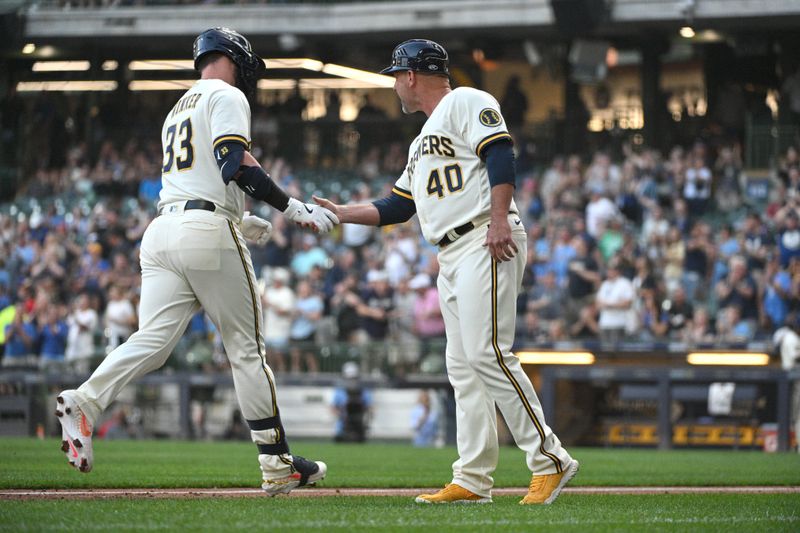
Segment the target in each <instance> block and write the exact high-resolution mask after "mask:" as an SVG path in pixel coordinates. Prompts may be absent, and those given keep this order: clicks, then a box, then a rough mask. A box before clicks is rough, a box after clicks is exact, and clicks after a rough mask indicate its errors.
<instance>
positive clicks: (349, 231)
mask: <svg viewBox="0 0 800 533" xmlns="http://www.w3.org/2000/svg"><path fill="white" fill-rule="evenodd" d="M371 196H372V194H371V193H370V190H369V186H368V185H366V184H361V185H359V186H358V187H357V188H356V190H355V191H354V192H353V195H352V197H351V198H352V199H351V200H350V201H351V202H352V203H365V202H368V201H369V200H370V197H371ZM375 231H376V230H375V227H374V226H364V225H361V224H342V244H344V245H345V246H347V247H348V248H350V249H352V250H353V251H354V252H355V253H356V257H357V258H358V259H363V257H364V248H365V247H366V246H368V245H369V244H370V243H372V242H373V239H374V237H375Z"/></svg>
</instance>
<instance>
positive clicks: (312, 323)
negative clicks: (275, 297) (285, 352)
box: [289, 280, 325, 374]
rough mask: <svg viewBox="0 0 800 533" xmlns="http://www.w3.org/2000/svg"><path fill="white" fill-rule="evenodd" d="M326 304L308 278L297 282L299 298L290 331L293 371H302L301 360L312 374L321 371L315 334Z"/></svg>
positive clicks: (296, 300)
mask: <svg viewBox="0 0 800 533" xmlns="http://www.w3.org/2000/svg"><path fill="white" fill-rule="evenodd" d="M324 310H325V304H324V303H323V302H322V298H321V297H320V296H319V295H318V294H315V293H314V290H313V288H312V286H311V283H309V282H308V281H307V280H301V281H300V282H299V283H298V284H297V298H296V299H295V305H294V313H293V316H294V319H293V320H292V327H291V330H290V332H289V339H290V344H291V350H290V355H291V372H293V373H299V372H300V363H301V361H302V362H304V363H305V366H306V371H307V372H309V373H312V374H316V373H317V372H319V363H318V362H317V358H316V354H315V352H316V345H315V336H316V333H317V324H318V323H319V320H320V319H321V318H322V312H323V311H324Z"/></svg>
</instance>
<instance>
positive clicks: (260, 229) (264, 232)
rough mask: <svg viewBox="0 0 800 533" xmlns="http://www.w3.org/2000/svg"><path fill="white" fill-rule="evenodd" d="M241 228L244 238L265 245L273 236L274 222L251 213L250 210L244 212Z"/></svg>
mask: <svg viewBox="0 0 800 533" xmlns="http://www.w3.org/2000/svg"><path fill="white" fill-rule="evenodd" d="M241 228H242V235H244V238H245V239H247V240H248V241H250V242H254V243H256V244H257V245H258V246H264V245H265V244H267V242H269V238H270V237H272V224H270V223H269V222H268V221H266V220H264V219H263V218H260V217H257V216H255V215H251V214H250V212H249V211H245V212H244V216H243V217H242V224H241Z"/></svg>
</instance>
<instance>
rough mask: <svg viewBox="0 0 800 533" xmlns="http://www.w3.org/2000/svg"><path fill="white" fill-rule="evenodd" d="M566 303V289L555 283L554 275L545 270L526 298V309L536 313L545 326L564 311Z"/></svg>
mask: <svg viewBox="0 0 800 533" xmlns="http://www.w3.org/2000/svg"><path fill="white" fill-rule="evenodd" d="M566 304H567V295H566V291H565V290H564V289H563V288H562V287H559V286H558V285H557V284H556V275H555V273H554V272H553V271H552V270H549V271H547V272H546V273H545V274H544V275H543V276H542V277H541V278H540V279H539V280H538V282H537V283H536V285H535V286H534V287H533V291H532V293H531V295H530V297H529V299H528V306H527V307H528V310H530V311H533V312H534V313H536V314H537V315H538V316H539V318H540V319H542V321H543V322H544V327H545V328H547V327H548V325H549V323H550V322H551V321H553V320H556V319H557V318H558V317H559V316H561V314H562V313H563V312H564V309H565V307H566Z"/></svg>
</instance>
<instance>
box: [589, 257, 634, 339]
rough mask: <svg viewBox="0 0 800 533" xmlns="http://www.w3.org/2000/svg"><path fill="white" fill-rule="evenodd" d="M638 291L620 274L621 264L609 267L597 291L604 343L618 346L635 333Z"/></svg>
mask: <svg viewBox="0 0 800 533" xmlns="http://www.w3.org/2000/svg"><path fill="white" fill-rule="evenodd" d="M635 302H636V291H635V289H634V288H633V284H632V283H631V281H630V280H629V279H627V278H625V277H623V276H622V275H621V273H620V269H619V263H618V262H617V261H612V262H611V263H610V264H609V265H608V270H607V272H606V279H605V280H604V281H603V283H601V284H600V289H598V291H597V307H598V309H599V310H600V319H599V321H598V324H599V326H600V339H601V340H602V341H603V342H604V343H609V344H616V343H618V342H620V341H621V340H623V339H624V338H625V337H626V335H628V334H630V333H633V332H634V331H633V330H634V329H635V328H634V327H633V326H632V320H633V315H632V313H631V311H632V310H634V304H635Z"/></svg>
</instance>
